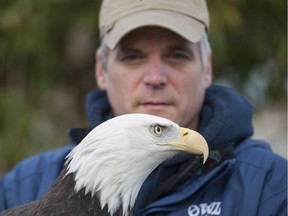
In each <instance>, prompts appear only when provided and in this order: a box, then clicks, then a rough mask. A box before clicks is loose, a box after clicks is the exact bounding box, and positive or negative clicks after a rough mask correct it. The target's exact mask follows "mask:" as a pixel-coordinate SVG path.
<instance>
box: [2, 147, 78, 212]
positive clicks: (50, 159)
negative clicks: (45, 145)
mask: <svg viewBox="0 0 288 216" xmlns="http://www.w3.org/2000/svg"><path fill="white" fill-rule="evenodd" d="M72 148H73V146H72V145H67V146H65V147H62V148H58V149H55V150H52V151H48V152H44V153H40V154H37V155H34V156H32V157H30V158H27V159H25V160H23V161H21V162H19V163H18V164H17V165H16V166H15V167H14V169H13V170H11V171H10V172H8V173H7V174H5V175H4V176H2V177H1V179H0V212H1V211H3V210H4V209H7V208H11V207H14V206H17V205H20V204H23V203H26V202H30V201H33V200H36V199H38V198H40V197H41V196H42V195H43V194H44V193H45V192H46V191H47V190H48V188H49V187H50V186H51V184H52V183H53V181H54V180H55V179H56V178H57V176H58V175H59V173H60V172H61V170H62V168H63V165H64V163H65V157H66V155H67V154H68V153H69V152H70V151H71V149H72Z"/></svg>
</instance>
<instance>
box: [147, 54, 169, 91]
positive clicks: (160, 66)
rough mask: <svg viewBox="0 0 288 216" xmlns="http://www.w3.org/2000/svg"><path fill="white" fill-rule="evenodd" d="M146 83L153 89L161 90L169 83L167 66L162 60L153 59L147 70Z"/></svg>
mask: <svg viewBox="0 0 288 216" xmlns="http://www.w3.org/2000/svg"><path fill="white" fill-rule="evenodd" d="M144 82H145V84H146V85H148V86H151V87H153V88H159V87H160V88H161V87H163V86H165V85H166V83H167V74H166V71H165V65H164V63H163V62H162V61H161V59H151V60H149V62H148V63H147V67H146V68H145V75H144Z"/></svg>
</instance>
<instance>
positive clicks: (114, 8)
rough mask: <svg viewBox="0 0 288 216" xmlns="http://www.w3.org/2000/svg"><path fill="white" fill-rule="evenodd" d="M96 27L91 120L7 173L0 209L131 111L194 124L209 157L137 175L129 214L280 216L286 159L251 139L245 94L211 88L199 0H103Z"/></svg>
mask: <svg viewBox="0 0 288 216" xmlns="http://www.w3.org/2000/svg"><path fill="white" fill-rule="evenodd" d="M99 27H100V32H101V38H102V43H101V46H100V48H99V49H98V51H97V61H96V77H97V83H98V86H99V88H100V90H95V91H93V92H91V93H90V94H89V95H88V97H87V104H86V105H87V115H88V118H89V120H90V123H91V125H90V127H89V128H87V129H72V130H70V137H71V139H72V141H73V142H72V144H71V145H69V146H66V147H63V148H60V149H57V150H55V151H51V152H47V153H44V154H40V155H36V156H34V157H32V158H30V159H27V160H25V161H23V162H20V163H19V164H18V165H17V166H16V167H15V169H14V170H13V171H11V172H10V173H8V174H7V175H5V176H4V177H3V178H2V180H1V186H0V190H1V191H0V210H3V209H6V208H10V207H13V206H16V205H20V204H22V203H25V202H29V201H32V200H35V199H38V198H39V197H41V196H42V195H43V194H44V193H45V192H46V191H47V189H48V188H49V186H50V185H51V184H52V182H53V180H55V178H56V177H57V175H58V174H59V173H60V171H61V169H62V168H63V164H64V160H65V156H66V155H67V153H68V152H69V151H70V150H71V149H72V148H73V147H74V146H75V145H77V143H79V142H80V141H81V139H82V138H83V137H84V136H85V135H86V134H87V133H88V131H89V130H91V128H94V127H95V126H97V125H98V124H100V123H101V122H103V121H105V120H107V119H109V118H111V117H113V116H117V115H122V114H125V113H135V112H138V113H148V114H153V115H158V116H162V117H166V118H168V119H170V120H173V121H175V122H176V123H178V124H179V125H181V126H184V127H189V128H191V129H195V130H198V131H199V132H200V133H201V134H202V135H203V136H204V137H205V138H206V140H207V142H208V144H209V147H210V155H209V161H208V162H207V164H205V165H202V164H201V158H198V157H192V156H189V157H188V156H187V155H186V156H183V155H177V156H176V157H174V158H172V159H171V160H168V161H166V162H164V163H163V164H162V165H161V166H159V167H158V168H157V169H156V170H155V171H154V172H153V173H152V174H151V175H150V176H149V177H148V179H147V180H146V181H145V182H144V184H143V186H142V188H141V190H140V192H139V194H138V197H137V200H136V204H135V207H134V210H133V211H134V212H133V215H189V216H194V215H229V216H230V215H233V216H235V215H243V216H244V215H245V216H246V215H247V216H248V215H261V216H264V215H286V213H287V206H286V204H287V196H286V189H287V187H286V180H287V177H286V176H287V162H286V160H284V159H283V158H281V157H279V156H277V155H275V154H274V153H272V151H271V149H270V148H269V146H268V145H267V144H266V143H264V142H262V141H256V140H252V139H251V138H250V137H251V136H252V134H253V128H252V123H251V118H252V108H251V106H250V105H249V104H248V102H247V101H246V100H245V99H243V98H242V97H241V96H240V95H238V94H237V93H235V92H234V91H232V90H230V89H226V88H223V87H216V86H211V82H212V63H211V50H210V46H209V42H208V39H207V32H208V29H209V20H208V10H207V6H206V3H205V1H203V0H179V1H174V0H166V1H165V0H164V1H163V0H117V1H116V0H114V1H113V0H104V1H103V2H102V7H101V10H100V24H99ZM119 145H121V141H119Z"/></svg>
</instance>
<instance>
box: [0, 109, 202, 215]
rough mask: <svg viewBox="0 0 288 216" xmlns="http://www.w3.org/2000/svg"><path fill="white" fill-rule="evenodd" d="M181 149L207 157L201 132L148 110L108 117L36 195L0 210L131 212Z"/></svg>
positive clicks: (27, 212) (8, 212)
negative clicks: (145, 188)
mask: <svg viewBox="0 0 288 216" xmlns="http://www.w3.org/2000/svg"><path fill="white" fill-rule="evenodd" d="M181 151H184V152H188V153H192V154H203V156H204V160H203V161H204V162H205V160H206V159H207V157H208V146H207V143H206V141H205V139H204V138H203V137H202V136H201V135H200V134H199V133H197V132H195V131H193V130H190V129H187V128H181V127H179V126H178V125H177V124H175V123H174V122H172V121H170V120H167V119H165V118H161V117H156V116H152V115H147V114H127V115H121V116H118V117H115V118H112V119H110V120H108V121H106V122H104V123H102V124H100V125H99V126H97V127H96V128H95V129H93V130H92V131H91V132H90V133H89V134H88V135H87V136H86V137H85V138H84V139H83V140H82V142H81V143H80V144H79V145H78V146H76V147H75V148H74V149H73V150H72V151H71V152H70V153H69V154H68V155H67V157H66V163H65V166H64V169H63V171H62V172H61V173H60V175H59V177H58V178H57V179H56V180H55V182H54V183H53V185H52V186H51V187H50V189H49V190H48V191H47V193H46V194H45V195H44V196H43V197H42V198H41V199H40V200H37V201H33V202H31V203H27V204H24V205H22V206H18V207H15V208H12V209H8V210H6V211H4V212H3V213H2V214H0V215H1V216H11V215H21V216H25V215H27V216H28V215H29V216H31V215H50V216H51V215H55V216H56V215H57V216H58V215H77V216H78V215H98V216H105V215H107V216H108V215H109V216H111V215H119V216H120V215H123V216H128V215H132V213H131V212H132V209H133V206H134V203H135V200H136V197H137V194H138V192H139V190H140V188H141V186H142V183H143V182H144V180H145V179H146V178H147V176H148V175H149V174H150V173H151V172H152V171H153V169H155V168H156V167H157V166H158V165H159V164H160V163H162V162H163V161H164V160H167V159H169V158H171V157H173V156H174V155H175V154H177V153H178V152H181ZM204 162H203V163H204Z"/></svg>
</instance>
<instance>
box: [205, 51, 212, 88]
mask: <svg viewBox="0 0 288 216" xmlns="http://www.w3.org/2000/svg"><path fill="white" fill-rule="evenodd" d="M212 81H213V69H212V57H211V54H210V56H209V58H208V61H207V65H206V67H205V71H204V82H205V86H206V88H208V87H209V86H210V85H211V84H212Z"/></svg>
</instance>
